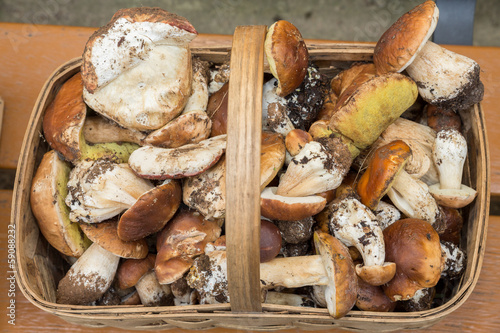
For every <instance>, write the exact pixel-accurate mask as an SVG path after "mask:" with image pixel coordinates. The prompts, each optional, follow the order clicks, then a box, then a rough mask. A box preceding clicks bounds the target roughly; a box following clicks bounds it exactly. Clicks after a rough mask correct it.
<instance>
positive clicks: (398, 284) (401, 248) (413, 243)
mask: <svg viewBox="0 0 500 333" xmlns="http://www.w3.org/2000/svg"><path fill="white" fill-rule="evenodd" d="M384 239H385V247H386V260H390V261H392V262H394V263H396V275H395V276H394V278H393V279H392V280H391V281H389V282H388V283H387V284H385V285H384V286H383V288H384V292H385V294H386V295H387V296H388V297H389V298H390V299H391V300H393V301H400V300H407V299H410V298H411V297H413V296H414V295H415V292H416V291H417V290H420V289H423V288H431V287H434V286H435V285H436V284H437V283H438V281H439V279H440V277H441V272H442V267H443V259H442V256H441V244H440V242H439V236H438V234H437V232H436V231H435V230H434V228H433V227H432V226H431V225H430V224H429V223H428V222H426V221H423V220H420V219H411V218H406V219H402V220H399V221H397V222H395V223H393V224H391V225H390V226H389V227H387V228H386V229H384Z"/></svg>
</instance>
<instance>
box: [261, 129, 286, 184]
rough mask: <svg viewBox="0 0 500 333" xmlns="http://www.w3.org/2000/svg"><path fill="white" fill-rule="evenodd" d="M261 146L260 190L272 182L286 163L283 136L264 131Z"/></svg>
mask: <svg viewBox="0 0 500 333" xmlns="http://www.w3.org/2000/svg"><path fill="white" fill-rule="evenodd" d="M261 137H262V139H261V146H260V147H261V148H260V190H261V191H262V190H264V188H265V187H266V186H267V185H269V183H271V181H272V180H273V179H274V178H275V177H276V175H277V174H278V172H279V171H280V170H281V168H282V167H283V164H284V163H285V155H286V148H285V142H284V140H283V136H282V135H281V134H278V133H273V132H268V131H262V136H261Z"/></svg>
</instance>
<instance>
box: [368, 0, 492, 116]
mask: <svg viewBox="0 0 500 333" xmlns="http://www.w3.org/2000/svg"><path fill="white" fill-rule="evenodd" d="M438 19H439V10H438V8H437V6H436V3H435V2H434V1H425V2H424V3H422V4H420V5H418V6H416V7H415V8H413V9H412V10H410V11H409V12H407V13H406V14H404V15H403V16H401V17H400V18H399V19H398V20H397V21H396V22H395V23H394V24H393V25H392V26H391V27H390V28H389V29H387V31H385V32H384V34H382V36H381V37H380V39H379V40H378V42H377V45H376V46H375V50H374V55H373V61H374V63H375V66H376V67H377V73H378V74H383V73H388V72H402V71H404V70H406V71H407V73H408V74H409V76H410V77H411V78H412V79H414V80H415V82H417V83H418V90H419V93H420V95H421V96H422V97H423V99H424V100H425V101H426V102H428V103H430V104H433V105H437V106H439V107H441V108H444V109H456V110H459V109H466V108H468V107H470V106H471V105H473V104H475V103H478V102H479V101H481V99H482V98H483V92H484V87H483V84H482V83H481V81H480V79H479V73H480V68H479V65H478V64H477V63H476V62H475V61H473V60H472V59H469V58H467V57H465V56H462V55H459V54H456V53H454V52H451V51H449V50H447V49H445V48H443V47H441V46H439V45H437V44H435V43H433V42H431V41H429V38H430V37H431V35H432V33H433V32H434V29H435V28H436V25H437V22H438Z"/></svg>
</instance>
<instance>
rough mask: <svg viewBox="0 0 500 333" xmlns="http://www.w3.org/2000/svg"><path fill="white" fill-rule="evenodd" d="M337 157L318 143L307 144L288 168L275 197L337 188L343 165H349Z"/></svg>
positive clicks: (341, 176)
mask: <svg viewBox="0 0 500 333" xmlns="http://www.w3.org/2000/svg"><path fill="white" fill-rule="evenodd" d="M336 157H337V158H336ZM338 157H339V156H335V155H333V154H332V153H331V152H330V150H327V149H326V148H325V147H324V146H323V145H322V144H321V143H319V142H317V141H311V142H308V143H307V144H306V145H305V146H304V148H302V150H301V151H300V152H299V153H298V154H297V155H295V156H294V157H293V159H292V161H291V163H290V164H289V165H288V168H287V169H286V172H285V174H284V175H283V176H282V178H281V179H280V182H279V185H278V189H277V191H276V194H278V195H282V196H292V197H304V196H308V195H312V194H316V193H321V192H325V191H329V190H332V189H335V188H337V187H338V186H339V185H340V183H341V182H342V179H343V178H344V176H345V174H346V173H347V171H348V169H349V167H348V166H347V165H346V164H348V165H350V159H349V161H345V160H341V159H339V158H338ZM346 162H347V163H346Z"/></svg>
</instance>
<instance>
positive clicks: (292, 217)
mask: <svg viewBox="0 0 500 333" xmlns="http://www.w3.org/2000/svg"><path fill="white" fill-rule="evenodd" d="M277 189H278V188H277V187H267V188H266V189H264V191H262V193H261V196H260V209H261V214H262V216H264V217H267V218H268V219H271V220H281V221H298V220H302V219H305V218H306V217H310V216H313V215H316V214H318V213H319V212H321V211H322V210H323V208H325V205H326V199H325V198H323V197H322V196H319V195H311V196H307V197H285V196H281V195H277V194H276V191H277Z"/></svg>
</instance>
